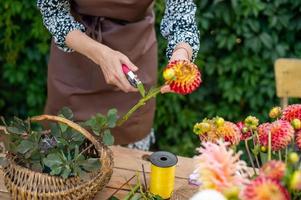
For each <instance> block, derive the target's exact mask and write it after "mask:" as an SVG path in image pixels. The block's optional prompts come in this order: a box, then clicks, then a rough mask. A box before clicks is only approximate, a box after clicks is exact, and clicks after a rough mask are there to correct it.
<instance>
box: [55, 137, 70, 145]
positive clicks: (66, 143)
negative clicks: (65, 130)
mask: <svg viewBox="0 0 301 200" xmlns="http://www.w3.org/2000/svg"><path fill="white" fill-rule="evenodd" d="M57 145H58V146H68V145H69V143H68V142H67V141H66V140H65V139H64V138H57Z"/></svg>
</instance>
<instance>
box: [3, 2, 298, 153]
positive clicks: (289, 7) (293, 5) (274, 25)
mask: <svg viewBox="0 0 301 200" xmlns="http://www.w3.org/2000/svg"><path fill="white" fill-rule="evenodd" d="M195 2H196V4H197V8H198V9H197V21H198V25H199V29H200V35H201V49H200V52H199V56H198V58H197V60H196V64H197V65H198V66H199V67H200V68H201V69H202V76H203V82H204V83H203V85H202V87H201V88H200V89H199V90H198V91H197V92H195V93H193V94H192V95H189V96H179V95H175V94H167V95H161V96H159V97H158V98H157V113H156V119H155V129H156V133H157V143H156V145H157V147H158V148H161V149H165V150H170V151H172V152H174V153H177V154H180V155H192V154H193V152H194V148H195V147H196V146H197V145H198V143H199V141H198V139H197V137H196V136H195V135H194V134H193V133H192V127H193V125H194V123H195V122H197V121H198V120H201V119H202V118H204V117H206V116H209V117H212V116H215V115H218V116H222V117H224V118H226V119H228V120H235V121H236V120H241V119H242V118H244V117H245V116H246V115H247V114H252V115H255V116H257V117H259V118H260V119H261V120H265V119H267V112H268V110H269V108H270V107H272V106H273V105H278V104H279V100H278V98H277V97H276V95H275V82H274V70H273V65H274V61H275V59H277V58H279V57H294V58H301V1H296V0H273V1H269V0H231V1H230V0H229V1H223V0H214V1H213V0H208V1H207V0H197V1H195ZM35 4H36V0H19V1H13V0H2V2H1V4H0V13H1V14H0V70H1V75H0V115H4V116H6V117H10V116H13V115H18V116H21V117H25V116H28V115H36V114H40V113H42V111H43V106H44V103H45V96H46V70H47V59H48V53H49V41H50V35H49V33H48V31H47V30H46V29H45V28H44V26H43V24H42V20H41V16H40V14H39V11H38V10H37V9H36V6H35ZM155 9H156V14H157V23H156V27H157V30H158V28H159V24H160V19H161V18H162V15H163V12H164V1H163V0H157V1H156V6H155ZM157 32H158V39H159V48H160V49H159V65H160V66H161V69H162V67H164V66H165V65H166V63H167V59H166V57H165V46H166V41H165V40H164V39H163V38H162V37H161V35H160V34H159V31H157ZM161 81H162V80H161ZM295 101H299V100H295Z"/></svg>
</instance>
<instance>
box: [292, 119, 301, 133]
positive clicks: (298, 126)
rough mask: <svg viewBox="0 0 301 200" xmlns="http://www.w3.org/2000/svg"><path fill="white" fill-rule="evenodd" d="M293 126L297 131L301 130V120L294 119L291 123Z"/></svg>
mask: <svg viewBox="0 0 301 200" xmlns="http://www.w3.org/2000/svg"><path fill="white" fill-rule="evenodd" d="M291 124H292V126H293V127H294V129H295V130H299V129H301V120H300V119H297V118H296V119H293V120H292V121H291Z"/></svg>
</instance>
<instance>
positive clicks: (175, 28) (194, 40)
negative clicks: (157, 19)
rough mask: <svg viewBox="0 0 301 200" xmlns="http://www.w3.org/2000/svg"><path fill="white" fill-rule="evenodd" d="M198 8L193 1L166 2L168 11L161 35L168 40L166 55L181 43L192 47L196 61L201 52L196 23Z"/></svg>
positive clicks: (162, 22) (162, 24) (174, 0)
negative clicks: (199, 51)
mask: <svg viewBox="0 0 301 200" xmlns="http://www.w3.org/2000/svg"><path fill="white" fill-rule="evenodd" d="M195 12H196V6H195V4H194V2H193V0H166V9H165V13H164V17H163V19H162V21H161V27H160V29H161V34H162V35H163V36H164V37H165V38H166V39H167V40H168V46H167V50H166V55H167V57H168V58H170V57H171V56H172V52H173V50H174V49H175V47H176V46H177V44H179V43H181V42H185V43H188V44H189V45H190V46H191V47H192V51H193V54H192V59H193V60H194V59H195V58H196V56H197V53H198V50H199V45H200V41H199V31H198V28H197V25H196V21H195Z"/></svg>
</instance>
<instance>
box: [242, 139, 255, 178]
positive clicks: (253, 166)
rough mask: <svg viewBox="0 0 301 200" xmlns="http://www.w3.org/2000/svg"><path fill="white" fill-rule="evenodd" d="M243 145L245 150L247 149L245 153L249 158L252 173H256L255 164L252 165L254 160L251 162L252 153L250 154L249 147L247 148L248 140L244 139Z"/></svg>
mask: <svg viewBox="0 0 301 200" xmlns="http://www.w3.org/2000/svg"><path fill="white" fill-rule="evenodd" d="M245 146H246V150H247V154H248V157H249V160H250V162H251V165H252V168H253V170H254V174H255V175H256V170H255V165H254V162H253V159H252V155H251V152H250V149H249V145H248V140H245Z"/></svg>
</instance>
